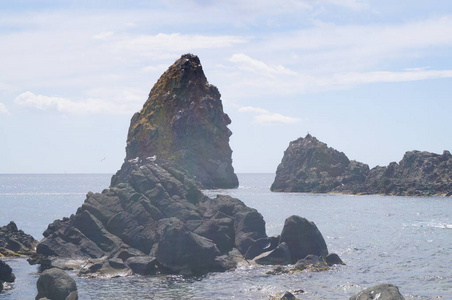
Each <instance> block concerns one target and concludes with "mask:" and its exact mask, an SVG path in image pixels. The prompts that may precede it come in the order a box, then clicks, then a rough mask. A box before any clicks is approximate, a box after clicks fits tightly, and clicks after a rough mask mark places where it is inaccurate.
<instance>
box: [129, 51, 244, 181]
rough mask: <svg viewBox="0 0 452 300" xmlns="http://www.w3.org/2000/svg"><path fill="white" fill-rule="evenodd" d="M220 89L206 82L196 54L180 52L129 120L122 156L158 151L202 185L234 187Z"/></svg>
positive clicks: (143, 156)
mask: <svg viewBox="0 0 452 300" xmlns="http://www.w3.org/2000/svg"><path fill="white" fill-rule="evenodd" d="M220 96H221V95H220V92H219V91H218V89H217V88H216V87H215V86H214V85H211V84H209V83H208V81H207V78H206V76H205V75H204V72H203V69H202V66H201V62H200V60H199V58H198V57H197V56H196V55H193V54H185V55H182V57H181V58H180V59H178V60H177V61H176V62H175V63H174V64H173V65H171V66H170V67H169V68H168V70H167V71H166V72H165V73H164V74H163V75H162V76H161V77H160V79H159V80H158V81H157V83H156V84H155V85H154V87H153V88H152V90H151V92H150V93H149V98H148V99H147V101H146V103H145V104H144V106H143V108H142V110H141V111H140V112H138V113H136V114H135V115H134V116H133V117H132V120H131V123H130V128H129V133H128V137H127V147H126V160H132V159H136V158H137V157H138V159H142V160H144V159H146V158H148V157H153V156H154V155H156V159H157V162H158V163H160V164H162V163H166V164H169V165H170V166H171V167H173V168H176V169H178V170H180V171H183V172H185V173H186V174H188V175H190V176H191V177H193V178H194V179H195V181H196V182H197V183H199V184H200V186H201V187H202V188H207V189H214V188H235V187H237V186H238V185H239V182H238V179H237V176H236V174H235V173H234V169H233V167H232V158H231V156H232V150H231V148H230V147H229V137H230V136H231V134H232V132H231V131H230V130H229V129H228V127H227V126H228V125H229V124H230V123H231V119H230V118H229V117H228V115H227V114H225V113H224V112H223V105H222V102H221V99H220Z"/></svg>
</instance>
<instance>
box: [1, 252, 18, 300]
mask: <svg viewBox="0 0 452 300" xmlns="http://www.w3.org/2000/svg"><path fill="white" fill-rule="evenodd" d="M15 280H16V276H14V273H13V269H11V267H10V266H9V265H8V264H7V263H5V262H4V261H2V260H0V292H1V291H2V290H3V283H4V282H14V281H15Z"/></svg>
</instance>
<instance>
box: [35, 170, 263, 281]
mask: <svg viewBox="0 0 452 300" xmlns="http://www.w3.org/2000/svg"><path fill="white" fill-rule="evenodd" d="M173 171H174V170H173V169H169V171H168V170H167V169H165V168H163V167H162V166H160V165H157V164H155V163H153V162H146V163H129V162H126V163H124V164H123V166H122V168H121V170H119V171H118V172H117V173H116V174H115V175H114V176H113V178H112V185H111V186H110V188H109V189H105V190H104V191H103V192H102V193H100V194H99V193H88V194H87V198H86V200H85V202H84V203H83V205H82V206H81V207H80V208H79V209H78V210H77V213H76V214H75V215H72V216H71V217H69V218H63V219H62V220H56V221H54V222H53V223H52V224H50V225H49V226H48V228H47V230H46V231H45V232H44V239H43V240H42V241H41V242H40V243H39V245H38V247H37V255H36V257H35V260H36V261H35V263H41V267H42V266H43V265H44V266H46V267H51V266H55V263H54V261H55V260H56V259H68V260H71V263H73V262H74V260H78V261H80V264H83V265H85V267H84V268H82V270H81V271H80V275H83V276H110V277H111V276H119V275H127V274H130V273H133V272H135V273H139V274H153V273H176V274H184V275H191V274H203V273H206V272H210V271H224V270H226V269H227V268H230V267H234V266H235V263H234V260H233V259H230V258H228V255H229V254H230V253H231V252H232V251H231V250H233V249H235V248H236V249H238V250H239V251H240V253H241V255H244V254H245V253H246V251H247V250H248V248H249V246H250V245H251V244H253V243H254V242H255V241H256V240H258V239H260V238H266V237H267V236H266V234H265V222H264V220H263V217H262V215H260V214H259V213H258V212H257V211H256V210H255V209H252V208H249V207H247V206H246V205H245V204H244V203H243V202H241V201H240V200H238V199H234V198H231V197H229V196H217V197H216V198H213V199H210V198H208V197H206V196H204V195H203V194H202V193H201V192H200V191H199V190H198V189H197V188H196V186H195V185H194V184H193V182H191V181H190V180H189V179H188V178H186V177H185V176H184V175H183V174H182V173H177V174H176V175H177V176H178V178H176V177H174V176H173V175H172V173H170V172H173ZM87 261H88V262H87ZM58 265H59V266H61V267H62V265H61V263H60V262H59V264H58Z"/></svg>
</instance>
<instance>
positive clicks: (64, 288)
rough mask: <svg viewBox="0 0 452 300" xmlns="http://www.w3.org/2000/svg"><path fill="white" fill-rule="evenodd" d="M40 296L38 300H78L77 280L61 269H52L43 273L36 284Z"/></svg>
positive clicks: (37, 297)
mask: <svg viewBox="0 0 452 300" xmlns="http://www.w3.org/2000/svg"><path fill="white" fill-rule="evenodd" d="M36 286H37V288H38V295H37V296H36V298H35V299H36V300H39V299H43V298H44V299H51V300H77V299H78V292H77V284H76V283H75V280H74V279H73V278H72V277H71V276H69V275H68V274H67V273H66V272H64V271H63V270H61V269H57V268H52V269H48V270H45V271H44V272H42V273H41V275H40V276H39V278H38V281H37V283H36Z"/></svg>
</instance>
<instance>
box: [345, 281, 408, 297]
mask: <svg viewBox="0 0 452 300" xmlns="http://www.w3.org/2000/svg"><path fill="white" fill-rule="evenodd" d="M376 299H378V300H405V298H404V297H403V296H402V294H400V292H399V288H398V287H397V286H395V285H392V284H379V285H375V286H372V287H370V288H367V289H365V290H362V291H361V292H359V293H358V294H356V295H354V296H351V297H350V300H376Z"/></svg>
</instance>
